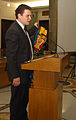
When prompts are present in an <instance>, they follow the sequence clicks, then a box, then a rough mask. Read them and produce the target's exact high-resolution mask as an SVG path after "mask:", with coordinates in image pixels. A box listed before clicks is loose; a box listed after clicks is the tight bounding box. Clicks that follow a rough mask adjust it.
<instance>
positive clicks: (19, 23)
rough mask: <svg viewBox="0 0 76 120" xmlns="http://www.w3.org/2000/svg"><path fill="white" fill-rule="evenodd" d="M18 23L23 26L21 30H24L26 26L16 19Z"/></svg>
mask: <svg viewBox="0 0 76 120" xmlns="http://www.w3.org/2000/svg"><path fill="white" fill-rule="evenodd" d="M16 21H17V23H18V24H19V25H20V26H21V28H22V29H23V30H24V25H23V24H22V23H21V22H19V20H18V19H16Z"/></svg>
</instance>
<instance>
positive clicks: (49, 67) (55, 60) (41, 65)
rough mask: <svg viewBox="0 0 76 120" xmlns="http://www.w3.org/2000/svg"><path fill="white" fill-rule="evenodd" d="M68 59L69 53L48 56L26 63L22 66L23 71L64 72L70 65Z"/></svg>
mask: <svg viewBox="0 0 76 120" xmlns="http://www.w3.org/2000/svg"><path fill="white" fill-rule="evenodd" d="M68 59H69V55H68V54H67V53H66V54H54V55H46V56H42V57H39V58H37V59H33V60H32V61H27V62H25V63H24V64H22V65H21V69H28V70H39V71H51V72H62V71H63V69H64V67H65V66H67V65H68V63H69V60H68Z"/></svg>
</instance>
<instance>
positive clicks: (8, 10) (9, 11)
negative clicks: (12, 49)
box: [0, 1, 17, 48]
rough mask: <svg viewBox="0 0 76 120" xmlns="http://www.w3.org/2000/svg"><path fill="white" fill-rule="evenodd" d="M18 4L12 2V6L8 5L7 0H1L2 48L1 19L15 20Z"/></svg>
mask: <svg viewBox="0 0 76 120" xmlns="http://www.w3.org/2000/svg"><path fill="white" fill-rule="evenodd" d="M16 7H17V4H13V3H11V6H10V7H7V2H2V1H0V48H1V19H8V20H14V19H15V15H14V11H15V9H16Z"/></svg>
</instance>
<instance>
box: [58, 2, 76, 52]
mask: <svg viewBox="0 0 76 120" xmlns="http://www.w3.org/2000/svg"><path fill="white" fill-rule="evenodd" d="M58 6H59V7H58V39H57V42H58V45H60V46H61V47H62V48H63V49H64V50H65V51H66V52H76V0H58ZM58 51H61V49H59V48H58Z"/></svg>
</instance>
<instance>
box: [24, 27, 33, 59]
mask: <svg viewBox="0 0 76 120" xmlns="http://www.w3.org/2000/svg"><path fill="white" fill-rule="evenodd" d="M24 32H25V34H26V35H27V37H28V40H29V43H30V48H31V52H30V59H33V48H32V43H31V39H30V36H29V34H28V32H27V28H26V26H25V27H24Z"/></svg>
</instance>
